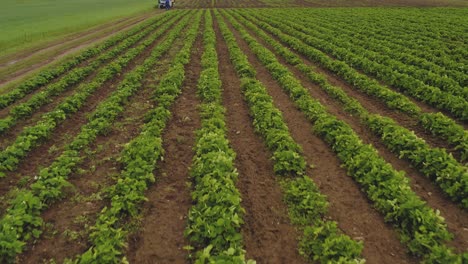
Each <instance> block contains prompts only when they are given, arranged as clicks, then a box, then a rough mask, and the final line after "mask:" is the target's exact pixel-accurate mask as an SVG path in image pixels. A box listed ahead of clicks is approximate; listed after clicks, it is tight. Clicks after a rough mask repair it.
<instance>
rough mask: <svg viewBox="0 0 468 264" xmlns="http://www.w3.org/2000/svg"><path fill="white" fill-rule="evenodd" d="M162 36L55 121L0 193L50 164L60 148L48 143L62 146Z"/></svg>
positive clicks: (0, 184) (1, 182) (0, 185)
mask: <svg viewBox="0 0 468 264" xmlns="http://www.w3.org/2000/svg"><path fill="white" fill-rule="evenodd" d="M174 25H175V23H174ZM174 25H172V26H171V28H170V29H169V30H172V28H173V27H174ZM164 39H165V37H162V38H161V37H160V38H158V39H157V40H155V42H153V44H151V45H150V46H149V47H147V48H146V49H145V50H144V51H143V52H142V53H141V54H140V55H139V56H137V58H135V59H133V60H132V61H131V62H130V63H129V64H128V65H127V66H126V67H124V69H123V71H122V72H121V73H120V74H118V75H117V76H115V77H114V78H113V79H111V80H108V81H107V82H105V83H104V84H103V85H101V87H100V88H98V89H97V90H96V91H95V92H94V93H93V94H92V95H91V96H90V97H89V98H88V99H87V100H86V102H85V103H84V104H83V106H82V107H81V109H80V110H79V111H78V112H76V113H74V114H72V115H71V116H70V117H68V118H67V119H65V120H64V121H63V122H61V123H59V124H58V126H57V127H56V128H55V129H54V131H53V132H52V135H51V136H50V137H49V138H48V139H46V140H44V142H43V143H42V144H40V145H39V146H38V147H36V148H34V149H33V150H31V151H30V152H29V154H28V155H27V156H26V157H25V158H23V160H22V161H21V162H20V163H19V165H18V168H17V169H16V170H15V171H12V172H7V175H6V177H5V178H3V179H0V196H3V195H5V193H6V192H8V191H9V190H10V189H11V188H12V186H14V185H16V184H17V183H18V181H19V180H20V179H21V178H23V177H24V176H29V175H34V174H36V173H37V171H38V168H43V167H47V166H49V165H50V164H52V162H53V161H54V159H55V158H57V157H58V156H59V155H60V154H61V151H54V152H53V153H49V151H48V150H49V149H50V148H51V147H52V146H55V147H57V146H58V148H59V149H62V148H63V146H65V144H67V143H69V142H70V141H71V140H72V139H73V137H74V136H75V135H76V134H78V133H79V131H80V127H81V126H82V125H83V124H85V123H86V122H87V121H88V118H87V116H88V114H89V113H91V112H92V111H93V110H94V109H95V108H96V106H97V105H98V104H99V103H100V102H101V101H103V100H105V99H106V98H107V97H108V96H109V95H110V94H111V93H112V92H113V91H114V90H115V88H116V87H117V86H118V84H119V83H120V82H121V81H122V80H123V79H124V77H125V74H126V73H127V72H130V71H131V70H132V69H133V68H134V67H135V66H137V65H139V64H141V62H142V61H143V60H144V59H145V58H147V57H148V56H149V55H150V53H151V50H152V49H153V48H154V47H155V46H156V45H158V43H161V42H162V41H163V40H164ZM0 207H1V209H4V207H5V205H4V204H0ZM2 211H3V210H2Z"/></svg>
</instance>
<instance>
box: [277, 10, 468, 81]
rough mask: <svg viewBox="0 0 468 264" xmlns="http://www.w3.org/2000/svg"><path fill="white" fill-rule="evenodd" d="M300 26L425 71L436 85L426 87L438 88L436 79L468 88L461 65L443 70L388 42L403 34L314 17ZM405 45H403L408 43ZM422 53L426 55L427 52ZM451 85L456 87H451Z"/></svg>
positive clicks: (456, 64)
mask: <svg viewBox="0 0 468 264" xmlns="http://www.w3.org/2000/svg"><path fill="white" fill-rule="evenodd" d="M306 13H308V12H303V13H302V12H297V13H296V15H299V14H306ZM281 14H283V15H288V14H289V12H288V11H286V12H281ZM303 17H304V16H303ZM302 22H303V23H304V22H307V23H308V24H313V25H314V29H317V30H319V31H320V32H322V33H326V34H329V32H330V31H333V32H335V34H336V33H339V34H340V35H342V36H346V38H347V41H348V42H350V43H355V44H357V45H361V46H362V47H363V48H370V49H372V50H373V51H376V52H378V53H382V54H386V55H388V56H390V57H391V58H395V59H398V61H400V62H403V63H405V64H408V65H414V66H417V67H418V68H421V69H424V70H426V72H421V74H422V75H421V77H424V76H426V77H428V78H430V79H432V80H434V81H436V82H431V83H429V84H430V85H433V86H439V84H437V82H439V81H438V80H437V77H438V78H439V80H440V85H448V86H451V84H453V85H455V86H457V85H458V86H460V85H461V86H466V85H468V77H467V76H466V73H464V72H463V71H461V69H460V65H458V63H454V65H453V67H450V65H445V64H443V66H440V65H439V64H437V63H435V62H433V61H430V60H428V59H427V58H425V57H424V56H421V50H420V49H417V50H414V49H410V48H408V47H407V46H403V45H398V44H396V43H394V42H392V41H390V40H391V39H392V38H393V39H394V38H395V35H396V34H398V37H401V34H402V32H399V33H395V32H393V31H392V32H388V33H389V34H385V35H383V34H379V31H381V30H382V29H381V28H379V29H377V28H372V27H369V26H368V25H365V24H357V23H351V24H349V21H348V22H347V23H345V22H341V23H340V22H338V23H337V22H335V23H330V21H329V20H326V19H319V18H317V17H314V18H313V19H312V18H310V17H304V20H302ZM403 34H405V35H410V37H411V38H413V39H414V38H417V36H415V35H414V34H412V33H408V32H404V33H403ZM413 39H409V40H408V41H412V40H413ZM408 41H407V42H406V43H408ZM423 48H424V47H423ZM425 52H426V53H427V51H425ZM424 54H425V53H424ZM427 71H429V72H427ZM435 73H437V74H435ZM454 81H455V82H456V83H453V82H454Z"/></svg>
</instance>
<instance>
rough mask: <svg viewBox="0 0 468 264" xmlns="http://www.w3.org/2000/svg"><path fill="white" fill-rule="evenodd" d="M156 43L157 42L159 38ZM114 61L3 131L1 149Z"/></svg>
mask: <svg viewBox="0 0 468 264" xmlns="http://www.w3.org/2000/svg"><path fill="white" fill-rule="evenodd" d="M157 30H158V29H155V30H153V31H151V32H149V33H148V34H147V35H146V36H145V37H143V38H142V39H141V40H139V41H137V42H136V43H135V44H133V45H131V46H130V47H129V48H127V49H126V50H124V51H122V52H121V53H120V54H119V55H118V56H119V57H121V56H122V55H123V54H125V52H127V51H128V50H130V49H132V48H135V47H137V46H138V45H139V44H141V43H143V42H144V41H145V40H146V39H148V37H149V36H150V35H151V34H153V33H154V32H156V31H157ZM166 32H169V30H167V31H166ZM161 36H164V34H163V35H161ZM161 36H160V38H161ZM156 41H159V38H158V39H157V40H156ZM117 45H119V44H117ZM114 47H115V46H114ZM111 49H112V48H111ZM114 59H116V58H114ZM114 59H111V60H108V61H106V62H104V63H102V64H101V66H99V68H98V69H96V70H95V71H94V72H92V73H91V74H90V75H89V76H88V77H86V78H85V79H83V80H82V81H80V82H79V83H77V84H75V85H72V86H71V87H69V88H67V89H66V90H65V91H63V92H61V93H60V94H58V95H56V96H53V97H52V98H53V101H52V102H48V103H46V104H44V105H42V106H41V107H39V108H38V109H36V110H35V111H34V113H33V114H32V115H31V116H29V117H26V118H22V119H20V120H18V121H17V122H16V124H15V125H13V126H12V127H11V128H9V129H7V130H6V131H5V133H4V134H3V137H2V139H1V140H0V147H1V148H2V149H4V148H5V147H6V146H8V145H10V144H11V143H12V142H14V140H15V139H16V137H18V136H19V134H20V133H21V132H22V131H23V128H24V127H27V126H32V125H35V124H36V123H37V122H38V121H39V120H41V116H42V114H44V113H47V112H50V111H52V110H53V109H54V108H55V107H56V106H57V105H59V104H60V103H62V102H63V101H64V100H65V98H67V97H69V96H71V95H73V94H75V93H76V88H78V87H79V86H80V85H81V84H83V83H89V81H91V80H93V78H94V77H96V75H97V72H98V71H99V70H100V69H103V68H104V67H106V66H108V65H109V64H111V63H112V62H113V61H114ZM91 61H92V60H91ZM91 61H86V62H85V63H86V65H87V64H89V63H91ZM86 65H84V66H86ZM80 67H81V66H80ZM59 78H60V77H59ZM55 81H58V79H57V80H55ZM55 81H54V83H55ZM46 86H48V85H46ZM46 86H43V87H41V89H39V90H37V91H35V92H33V93H31V94H28V95H27V96H26V98H23V99H21V100H20V101H19V102H18V103H15V104H13V105H11V106H9V107H7V108H5V109H2V110H0V116H2V117H6V116H7V115H8V113H9V112H10V110H11V108H12V107H14V106H15V105H18V104H19V103H21V102H25V101H27V100H29V99H30V98H31V97H32V96H33V95H34V94H36V93H40V92H41V91H42V90H43V89H44V88H45V87H46Z"/></svg>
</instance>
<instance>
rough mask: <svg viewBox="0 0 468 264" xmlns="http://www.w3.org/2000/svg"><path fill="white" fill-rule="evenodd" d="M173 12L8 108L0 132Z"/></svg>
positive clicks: (119, 52)
mask: <svg viewBox="0 0 468 264" xmlns="http://www.w3.org/2000/svg"><path fill="white" fill-rule="evenodd" d="M174 14H175V13H171V15H166V16H164V17H162V18H161V19H159V20H158V21H157V22H156V23H153V24H152V25H151V26H149V27H147V28H145V29H144V30H142V31H141V32H139V33H137V34H135V35H133V36H131V37H128V38H126V39H125V40H123V41H122V43H120V44H119V45H117V46H116V47H115V48H113V49H111V50H109V51H107V52H105V53H103V54H101V55H100V56H98V57H97V58H96V59H95V60H93V61H92V62H90V63H89V64H88V65H86V66H83V67H78V68H75V69H73V70H72V71H70V72H69V73H67V74H66V75H64V76H63V77H62V78H61V79H60V80H59V81H57V82H54V83H52V84H50V85H48V86H47V87H46V88H45V89H44V90H43V91H41V92H39V93H36V94H34V95H33V96H31V98H29V99H28V100H27V101H26V102H24V103H20V104H18V105H15V106H14V107H12V108H11V109H10V112H9V114H8V116H6V117H5V118H2V119H0V134H2V133H4V132H5V131H6V130H7V129H9V128H10V127H12V126H13V125H15V124H16V122H17V121H18V120H19V119H22V118H25V117H28V116H31V115H32V114H33V113H34V112H35V111H36V110H37V109H39V107H41V106H43V105H45V104H47V103H50V102H52V101H53V99H54V96H56V95H59V94H60V93H62V92H64V91H66V90H67V89H69V88H71V87H73V85H75V84H77V83H79V82H81V81H83V80H84V79H85V78H86V77H87V76H88V75H90V74H91V73H93V72H95V71H96V70H98V69H99V68H100V67H101V65H102V64H103V63H105V62H106V61H109V60H111V59H114V58H115V57H118V55H119V54H121V53H122V52H123V51H125V50H127V49H129V48H130V47H131V46H133V45H134V44H135V43H137V42H138V41H140V40H141V39H143V38H144V37H145V36H147V35H149V33H150V32H151V31H153V30H155V29H157V28H158V27H159V26H160V25H162V24H163V23H166V22H167V21H168V20H169V19H170V18H171V17H173V16H174Z"/></svg>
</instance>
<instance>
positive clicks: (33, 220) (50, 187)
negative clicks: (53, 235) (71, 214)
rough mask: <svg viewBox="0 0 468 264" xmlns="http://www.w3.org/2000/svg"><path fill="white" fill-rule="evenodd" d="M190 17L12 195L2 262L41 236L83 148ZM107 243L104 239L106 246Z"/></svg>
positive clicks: (0, 239) (1, 229)
mask: <svg viewBox="0 0 468 264" xmlns="http://www.w3.org/2000/svg"><path fill="white" fill-rule="evenodd" d="M187 21H188V19H187V18H186V19H185V20H184V22H181V24H180V25H179V26H178V27H177V28H176V29H174V30H173V31H172V32H171V33H170V35H169V36H168V38H166V40H165V41H164V42H163V43H161V44H160V45H158V46H156V47H155V48H154V49H153V50H152V52H151V55H150V56H149V57H148V58H147V59H145V61H144V63H143V64H142V65H139V66H137V67H135V68H134V69H133V70H132V71H130V72H128V73H127V74H125V77H124V80H123V81H122V82H121V83H120V84H119V85H118V87H117V89H116V90H115V91H114V92H113V93H112V94H111V95H110V96H109V97H108V98H106V99H105V100H104V101H103V102H101V103H100V104H99V105H98V106H97V107H96V110H95V111H93V113H91V115H90V116H89V120H88V123H86V124H85V125H83V126H82V127H81V129H80V132H79V134H78V135H76V136H75V138H74V139H73V141H72V142H71V143H70V144H69V145H68V146H66V148H65V150H64V151H63V152H62V154H61V155H60V156H59V157H58V158H56V159H55V160H54V162H53V163H52V164H51V165H50V166H49V167H47V168H44V169H41V170H40V171H39V173H38V175H37V176H36V177H35V182H34V183H33V184H31V186H30V189H21V190H19V191H18V192H17V193H16V194H15V196H14V197H13V198H12V199H11V201H10V205H9V207H8V209H7V210H6V213H5V215H3V217H2V218H1V219H0V260H1V262H8V263H10V262H13V261H14V259H15V256H16V255H17V254H18V253H21V252H22V251H23V249H24V246H25V244H26V242H27V241H28V240H30V239H32V238H38V237H39V236H40V234H41V233H42V225H43V220H42V218H41V212H42V211H43V210H45V209H46V208H48V207H49V206H50V205H51V204H52V203H53V202H54V201H57V200H59V199H61V198H62V197H63V190H64V188H66V187H68V186H70V185H71V183H69V182H68V181H67V178H68V176H69V175H70V174H71V173H72V172H73V170H74V169H75V168H76V166H77V165H78V164H79V163H80V162H81V161H82V157H81V154H80V152H81V151H82V150H83V149H84V148H85V147H86V146H88V145H89V144H91V143H92V142H93V141H94V140H95V139H96V137H97V136H98V135H100V134H103V133H105V132H106V131H107V130H108V129H109V128H110V127H111V126H112V124H113V121H114V120H115V119H116V118H117V117H118V115H119V114H120V113H122V112H123V111H124V109H125V103H126V102H127V101H128V99H129V98H130V97H131V96H132V95H134V94H135V93H136V92H137V91H138V90H139V89H141V88H142V80H143V78H144V76H145V75H146V73H147V72H148V71H149V70H150V69H151V68H152V67H153V66H154V65H155V64H156V61H157V59H158V58H159V57H161V56H162V55H163V54H164V53H165V52H167V50H168V49H169V48H170V47H171V45H172V43H173V42H174V40H175V39H176V37H177V36H178V35H179V33H180V31H181V29H182V28H183V26H184V23H185V24H186V23H187ZM115 199H117V197H116V198H115ZM108 243H109V242H108V241H103V246H105V245H108ZM109 253H110V252H109ZM97 263H99V262H97Z"/></svg>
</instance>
